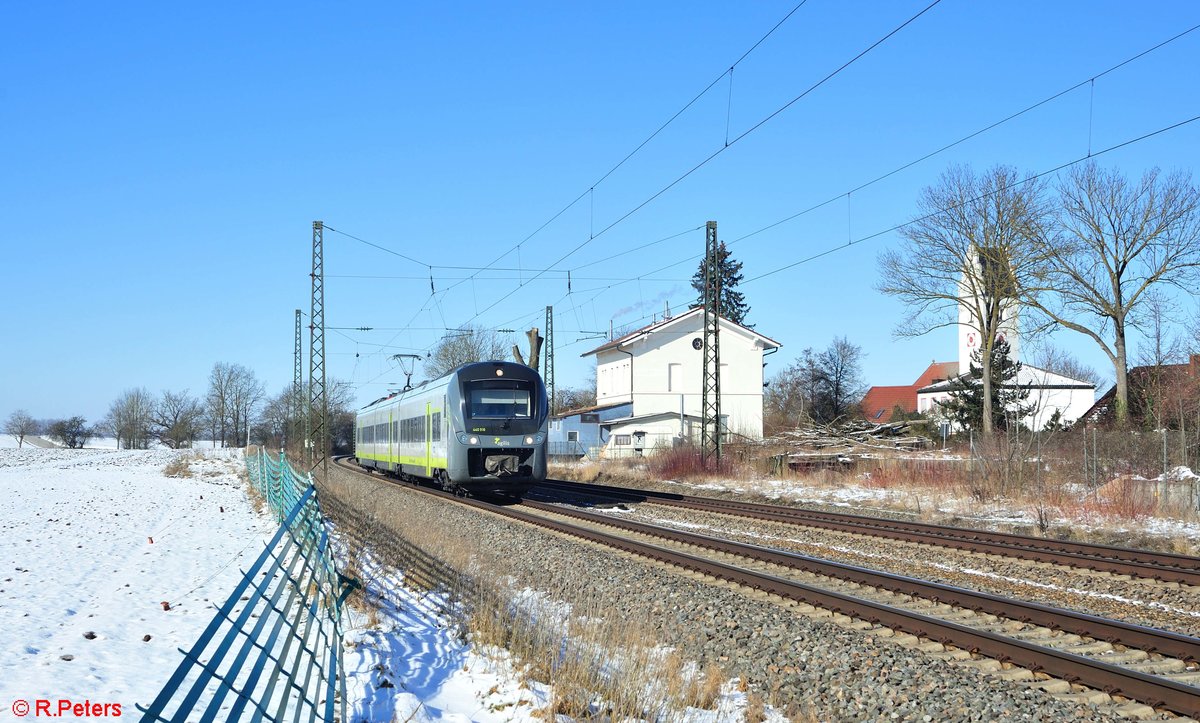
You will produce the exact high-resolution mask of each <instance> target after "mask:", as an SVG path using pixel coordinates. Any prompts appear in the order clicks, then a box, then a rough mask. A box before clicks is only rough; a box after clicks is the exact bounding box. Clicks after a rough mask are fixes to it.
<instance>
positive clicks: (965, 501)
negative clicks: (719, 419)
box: [666, 466, 1200, 539]
mask: <svg viewBox="0 0 1200 723" xmlns="http://www.w3.org/2000/svg"><path fill="white" fill-rule="evenodd" d="M1155 480H1157V481H1159V482H1164V481H1165V482H1172V483H1180V482H1181V483H1191V484H1197V482H1198V481H1200V475H1197V474H1196V473H1195V472H1193V471H1192V470H1191V469H1189V468H1188V467H1182V466H1181V467H1175V468H1174V469H1172V470H1171V471H1170V472H1168V473H1167V474H1166V475H1160V476H1159V477H1157V478H1155ZM1155 480H1150V481H1155ZM666 484H669V485H674V486H678V487H683V488H686V489H685V490H684V491H683V493H684V494H700V495H703V494H705V493H706V492H710V493H711V492H732V493H736V494H742V495H746V496H747V497H750V498H753V497H762V498H766V499H768V500H782V501H786V502H789V503H792V504H799V505H814V504H815V505H827V506H830V507H844V508H847V510H848V511H850V512H855V513H865V514H871V513H873V512H886V513H888V514H890V515H897V514H907V515H912V516H914V517H916V516H918V515H919V514H920V512H919V511H920V510H924V511H925V512H926V513H929V512H938V513H942V514H945V515H947V516H952V517H964V518H970V519H973V520H974V521H976V522H978V523H999V524H1001V525H1014V524H1015V525H1020V526H1022V527H1030V526H1034V525H1037V524H1038V520H1037V515H1036V511H1035V506H1036V505H1035V504H1034V503H1032V502H1030V501H1028V500H1026V501H1025V502H1024V503H1020V502H1016V501H1013V500H1006V499H996V500H992V501H989V502H987V503H980V502H979V501H978V500H975V499H973V498H970V497H967V496H961V497H960V496H956V495H955V494H954V492H953V491H952V490H949V489H945V488H920V487H916V486H889V487H884V486H873V485H872V483H871V475H870V473H863V474H861V475H859V476H857V477H855V478H847V479H846V480H845V482H844V483H840V484H828V483H821V482H817V481H806V480H805V479H804V478H802V477H794V478H786V479H776V478H763V479H716V480H708V481H705V482H699V483H693V482H683V481H678V480H671V481H668V482H666ZM1077 493H1078V494H1077V495H1076V496H1077V497H1078V498H1079V499H1081V500H1082V499H1083V498H1084V497H1086V496H1087V495H1089V494H1092V493H1091V492H1090V491H1086V490H1077ZM1052 511H1053V510H1052ZM1051 522H1052V524H1054V525H1056V526H1062V527H1075V528H1078V529H1085V530H1106V531H1110V532H1119V533H1121V532H1139V533H1143V534H1146V535H1151V536H1157V537H1162V538H1166V539H1174V538H1180V537H1184V538H1189V539H1196V538H1200V522H1197V521H1195V517H1193V518H1192V519H1178V518H1172V517H1153V516H1147V517H1142V518H1139V519H1136V520H1124V519H1119V518H1114V517H1109V516H1104V515H1100V514H1096V513H1095V512H1094V511H1089V510H1087V509H1081V510H1076V511H1075V513H1074V514H1072V515H1070V516H1067V515H1066V514H1061V515H1059V516H1057V517H1055V518H1054V519H1052V520H1051Z"/></svg>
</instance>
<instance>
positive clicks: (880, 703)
mask: <svg viewBox="0 0 1200 723" xmlns="http://www.w3.org/2000/svg"><path fill="white" fill-rule="evenodd" d="M383 485H386V483H382V482H379V481H376V480H371V479H367V478H361V477H355V476H353V475H352V474H351V473H347V472H343V471H341V470H337V471H332V472H331V484H330V485H327V486H326V487H327V489H326V491H325V495H326V502H323V504H325V505H326V509H327V510H328V511H329V512H330V514H331V515H332V516H333V518H334V520H335V521H337V522H338V523H339V525H340V526H342V527H343V528H344V529H346V530H353V529H359V530H369V531H370V532H369V535H370V536H371V537H372V538H374V539H377V540H379V541H381V543H382V541H383V540H384V539H385V538H388V537H390V536H391V535H392V534H394V535H395V536H396V537H398V538H400V539H401V540H402V541H406V542H401V543H400V544H399V545H398V546H397V547H396V551H395V554H396V557H395V558H394V559H396V560H397V564H398V565H400V566H404V565H406V564H408V562H409V561H408V560H407V559H405V558H404V557H402V556H410V557H411V555H412V554H413V551H412V550H411V549H409V547H408V545H409V544H412V545H416V546H417V547H419V548H420V550H421V551H422V555H421V557H424V556H425V555H428V556H431V557H433V558H439V559H444V557H450V556H452V555H453V554H461V552H462V549H463V548H464V547H465V548H467V549H469V550H470V551H471V554H472V555H473V556H474V559H475V561H476V563H478V564H482V565H483V566H484V569H490V570H496V571H498V574H505V575H511V576H513V579H514V582H515V584H516V585H518V586H528V587H530V588H532V589H535V590H543V591H547V593H548V594H550V595H551V596H552V597H556V598H557V599H563V600H566V601H567V602H570V603H572V604H573V605H577V606H579V607H580V608H584V609H588V610H596V609H601V610H606V611H608V618H609V619H610V620H612V621H620V620H639V621H644V623H645V625H646V626H647V627H648V628H649V629H650V630H652V631H653V635H654V638H655V639H656V640H658V641H660V642H661V643H663V644H666V645H671V646H674V647H676V648H677V649H678V650H679V651H680V653H681V654H682V655H684V656H685V657H686V658H688V659H692V660H696V661H699V662H700V663H701V664H703V665H711V664H716V665H720V666H721V667H722V669H723V670H724V671H725V672H726V673H727V674H728V676H729V677H737V676H744V677H745V678H746V679H747V680H749V681H750V682H751V685H752V687H753V688H754V689H757V690H758V691H760V692H762V693H763V694H764V696H765V697H766V698H767V699H768V702H771V703H773V704H776V705H778V706H780V707H782V708H784V709H788V710H790V711H791V712H792V714H793V715H796V714H799V717H800V718H801V719H804V718H805V717H807V718H808V719H811V720H912V721H993V720H1005V721H1012V720H1030V721H1063V720H1121V718H1119V717H1118V716H1116V715H1115V713H1113V712H1112V709H1111V708H1100V709H1098V708H1095V707H1092V706H1089V705H1080V704H1074V703H1071V702H1065V701H1059V700H1055V699H1053V698H1051V697H1050V696H1049V695H1047V694H1045V693H1042V692H1040V691H1037V690H1033V689H1031V688H1028V687H1026V686H1024V685H1021V684H1019V683H1013V682H1007V681H1004V680H1001V679H1000V678H999V677H997V676H994V675H984V674H982V673H980V672H978V671H977V670H974V669H973V668H971V667H968V666H964V665H956V664H951V663H948V662H944V661H941V660H938V659H935V658H933V657H931V656H928V655H925V654H922V653H919V652H916V651H914V650H910V649H908V648H905V647H902V646H900V645H897V644H895V643H892V642H889V641H888V640H886V639H885V638H882V637H880V636H879V635H877V634H864V633H860V632H856V631H853V630H850V629H847V628H844V627H840V626H838V625H836V624H833V623H831V622H828V621H826V620H821V619H814V618H812V617H808V616H804V615H800V614H797V613H796V612H794V611H792V610H789V609H787V608H784V607H781V606H779V605H776V604H772V603H769V602H765V601H759V600H754V599H751V598H750V597H747V596H746V595H744V594H743V593H741V592H739V591H734V590H731V589H728V588H726V587H723V586H718V585H710V584H704V583H702V582H698V581H696V580H695V579H693V578H690V577H688V576H685V575H680V574H678V573H676V572H674V571H671V570H668V569H666V568H664V567H661V566H656V565H651V564H647V563H645V562H643V561H641V560H639V559H636V558H632V557H629V556H625V555H620V554H616V553H612V552H609V551H607V550H603V549H601V548H599V547H597V546H594V545H590V544H586V543H581V542H577V541H574V540H571V539H566V538H564V537H561V536H558V535H554V534H548V533H546V532H544V531H539V530H536V529H533V528H531V527H529V526H526V525H521V524H516V523H512V522H508V521H505V520H502V519H500V518H497V517H495V516H492V515H488V514H486V513H482V512H478V511H475V510H471V509H467V508H463V507H456V506H454V505H452V504H447V503H446V502H444V501H442V500H439V499H436V498H433V497H429V496H425V495H422V494H420V493H417V492H414V491H411V490H406V489H403V488H400V487H394V486H387V487H384V486H383ZM330 497H336V499H329V498H330ZM354 510H370V511H371V514H372V515H373V517H374V519H375V520H377V521H378V522H377V523H376V524H375V525H374V526H370V525H366V526H364V525H363V520H362V519H361V516H360V515H358V514H357V513H356V512H353V511H354ZM354 518H359V519H354ZM382 528H386V531H387V534H383V533H381V529H382ZM430 529H436V530H439V531H441V533H440V534H437V535H432V536H430V535H428V533H427V531H428V530H430ZM414 531H416V534H426V535H427V536H426V538H425V539H409V538H408V536H407V535H411V534H414ZM421 531H425V532H421ZM406 533H407V534H406ZM443 548H445V549H447V550H451V549H453V550H454V551H455V552H453V553H452V552H449V551H447V552H445V553H442V552H441V550H443Z"/></svg>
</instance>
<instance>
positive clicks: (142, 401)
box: [101, 388, 154, 449]
mask: <svg viewBox="0 0 1200 723" xmlns="http://www.w3.org/2000/svg"><path fill="white" fill-rule="evenodd" d="M153 414H154V397H153V396H152V395H151V394H150V392H148V391H147V390H145V389H143V388H134V389H126V390H125V391H124V392H122V393H121V396H119V397H117V399H116V400H115V401H114V402H113V403H112V405H111V406H110V407H109V408H108V414H107V415H106V416H105V417H104V419H103V420H102V421H101V426H102V427H103V428H105V429H107V430H109V431H110V432H111V433H112V435H113V436H114V437H116V438H117V447H121V446H122V444H124V447H125V449H146V447H148V446H149V444H150V437H151V436H152V435H151V430H150V426H151V418H152V417H153Z"/></svg>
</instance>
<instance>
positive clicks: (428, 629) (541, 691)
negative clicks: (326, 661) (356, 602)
mask: <svg viewBox="0 0 1200 723" xmlns="http://www.w3.org/2000/svg"><path fill="white" fill-rule="evenodd" d="M180 460H185V461H186V462H187V464H186V471H185V472H184V473H183V474H181V475H180V476H167V474H166V473H165V471H164V470H165V469H166V468H168V467H169V466H172V467H174V468H176V469H178V467H179V462H180ZM243 467H244V462H243V459H242V455H241V450H220V449H218V450H212V449H200V450H183V451H171V450H141V451H137V450H115V449H82V450H68V449H44V448H37V447H31V446H29V445H26V446H25V447H24V448H23V449H16V445H15V444H11V445H9V444H6V445H3V446H0V495H3V499H4V500H5V501H6V504H5V505H4V506H3V507H2V508H0V532H2V533H3V534H2V535H0V711H3V713H2V714H4V715H7V713H8V711H9V709H10V707H11V706H12V705H13V703H14V702H15V701H18V700H22V701H26V702H28V703H29V704H30V705H31V706H33V705H35V704H36V701H38V700H48V701H53V702H52V703H51V708H52V710H57V707H56V706H57V701H61V700H69V701H72V702H73V703H75V702H83V701H88V702H89V703H91V704H100V705H103V704H106V703H107V704H110V706H111V705H113V704H119V705H120V706H121V716H122V717H128V716H136V715H138V712H137V710H136V708H135V707H134V704H135V703H140V704H142V705H146V704H148V703H149V702H151V701H152V700H153V699H154V697H155V696H156V695H157V694H158V691H159V690H160V689H161V687H162V686H163V684H164V683H165V682H166V680H167V679H168V677H169V676H170V674H171V673H172V672H173V671H174V669H175V667H176V666H177V665H178V664H179V662H180V660H181V659H182V656H181V655H180V653H179V652H178V649H179V648H183V649H187V648H189V647H190V646H191V645H192V643H193V642H194V641H195V640H196V638H197V637H198V636H199V634H200V632H201V631H202V630H203V628H204V627H205V626H206V625H207V624H208V622H209V620H210V619H211V618H212V616H213V613H214V606H215V605H217V604H220V603H221V602H223V601H224V600H225V598H226V597H227V596H228V595H229V593H230V591H231V590H232V589H233V588H234V586H235V585H236V583H237V581H238V580H239V579H240V577H241V572H240V569H244V568H245V567H247V566H248V565H249V564H250V563H251V562H252V561H253V560H254V558H255V557H256V556H257V555H258V554H259V552H260V551H261V549H262V545H263V543H265V542H266V541H267V540H268V539H269V538H270V537H271V535H273V534H274V532H275V529H276V526H275V523H274V521H272V520H271V519H269V517H267V516H265V515H259V514H256V513H255V512H254V510H253V508H252V506H251V504H250V501H249V499H248V497H247V495H246V483H244V482H243V481H242V480H241V479H240V478H239V473H240V472H241V470H242V469H243ZM151 538H153V543H152V542H150V539H151ZM360 565H362V569H363V571H364V576H365V577H366V578H367V579H366V580H364V582H365V583H366V585H367V591H368V593H369V597H370V599H371V600H372V601H374V603H375V604H377V605H378V609H377V611H376V613H375V614H374V615H372V616H370V618H368V616H367V615H366V614H364V613H363V612H362V611H361V610H359V611H354V610H351V611H349V612H348V617H347V620H346V621H345V630H346V650H345V663H346V669H347V672H348V682H347V689H348V701H349V709H350V711H351V719H352V720H354V721H364V720H365V721H375V720H382V721H390V720H409V721H414V723H423V722H432V721H450V722H454V723H459V722H462V723H465V722H467V721H485V722H499V721H534V720H544V717H538V713H537V711H538V710H539V709H542V708H544V707H545V706H546V705H547V703H548V701H549V700H550V696H551V693H552V690H551V689H550V688H549V687H548V686H545V685H540V684H538V683H536V682H531V681H523V680H522V676H521V675H520V674H519V673H518V672H517V671H516V670H515V669H514V666H513V665H512V664H511V663H510V661H509V660H508V659H506V657H505V656H504V654H503V651H496V650H485V651H477V650H475V649H473V648H472V647H471V646H470V645H469V644H467V643H464V642H463V640H462V638H461V636H460V634H459V632H458V631H457V629H456V628H455V626H454V625H453V623H452V621H449V620H447V619H445V617H444V616H443V615H442V614H441V613H440V612H439V611H440V610H441V609H443V604H442V603H443V601H440V600H438V599H436V598H433V597H429V596H427V595H426V594H419V593H415V592H413V591H412V590H409V589H407V588H405V587H403V585H402V584H401V582H402V580H403V575H402V573H397V572H395V571H390V570H387V569H385V568H382V567H380V566H379V565H378V564H377V563H376V562H374V561H372V560H369V559H367V560H361V561H360ZM164 602H165V603H167V606H168V607H169V609H164V605H163V603H164ZM368 621H369V622H370V625H368ZM745 705H746V701H745V698H744V695H742V694H740V693H738V692H737V691H735V690H732V689H730V690H729V691H728V692H727V693H726V694H725V695H723V696H721V698H720V700H719V701H718V708H717V709H716V710H712V711H698V710H692V711H688V712H687V713H686V714H685V716H684V717H683V720H684V721H686V722H687V723H715V722H716V721H724V720H738V719H740V717H741V716H740V714H739V712H738V711H739V710H740V709H741V708H744V707H745ZM113 710H114V709H113V708H111V707H110V709H109V713H108V715H109V717H112V711H113ZM543 715H544V714H543ZM30 717H32V715H31V716H30ZM68 717H69V716H68ZM775 719H776V720H778V718H777V717H776V718H775ZM559 720H560V721H561V720H563V717H561V716H560V718H559Z"/></svg>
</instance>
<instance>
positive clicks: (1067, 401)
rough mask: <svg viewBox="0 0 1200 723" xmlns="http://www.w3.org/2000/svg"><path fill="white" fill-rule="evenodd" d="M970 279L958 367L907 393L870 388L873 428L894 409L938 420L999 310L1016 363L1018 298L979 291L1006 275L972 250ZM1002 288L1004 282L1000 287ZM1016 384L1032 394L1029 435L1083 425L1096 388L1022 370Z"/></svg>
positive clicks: (934, 370) (1001, 334)
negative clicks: (1048, 427)
mask: <svg viewBox="0 0 1200 723" xmlns="http://www.w3.org/2000/svg"><path fill="white" fill-rule="evenodd" d="M970 259H971V263H972V264H974V266H975V268H974V269H973V270H972V273H970V274H967V273H963V274H962V275H961V276H960V278H959V281H958V294H959V298H958V301H957V305H958V323H957V325H956V326H957V331H958V361H956V362H940V363H939V362H935V363H933V364H931V365H930V366H929V368H928V369H926V370H925V372H924V373H923V374H922V375H921V376H920V377H919V378H918V379H917V381H916V382H915V383H913V384H912V385H909V386H907V387H871V389H870V390H868V391H867V395H866V396H865V397H863V401H862V411H863V414H864V415H865V416H866V418H867V419H868V420H870V421H873V422H880V423H882V422H886V421H889V420H890V419H891V417H892V414H893V411H894V410H895V409H896V408H899V409H901V410H903V411H904V412H913V411H915V412H919V413H920V414H924V415H926V416H929V417H932V418H935V419H936V418H938V417H939V414H938V412H939V410H940V405H939V403H940V402H943V401H945V400H947V399H949V398H950V389H951V387H952V384H953V381H954V380H955V378H959V379H961V378H963V377H965V376H967V375H968V374H969V373H970V369H971V362H972V361H974V356H975V354H977V353H980V352H981V348H982V342H983V340H984V335H983V334H982V333H981V331H980V328H979V325H978V324H977V320H978V319H982V318H988V315H989V313H990V312H991V310H993V309H994V310H995V314H996V317H997V318H996V319H995V321H994V323H995V324H996V326H995V330H996V339H997V341H1004V342H1006V343H1007V344H1008V355H1009V357H1010V358H1011V359H1012V360H1014V361H1016V360H1017V359H1018V358H1019V352H1020V348H1021V335H1020V325H1019V323H1018V320H1019V318H1020V307H1019V305H1018V303H1017V300H1016V298H1015V297H1012V296H1007V297H1005V298H1003V299H1001V301H1000V302H999V303H998V304H995V305H993V304H991V303H989V300H992V301H994V299H993V298H992V297H990V296H989V292H988V290H987V289H984V288H981V286H980V284H981V280H983V279H991V278H994V277H997V276H999V277H1000V278H1001V279H1003V276H1004V275H1003V274H997V273H995V272H989V271H988V265H989V264H994V263H996V262H995V261H994V260H993V259H992V258H991V257H989V255H988V254H984V253H981V252H980V251H979V250H978V249H975V248H974V247H972V253H971V254H970ZM1001 283H1003V281H1001ZM1016 384H1017V385H1019V386H1022V387H1025V388H1027V389H1029V391H1030V394H1029V399H1028V402H1027V403H1029V404H1033V405H1035V406H1034V409H1033V412H1031V413H1030V414H1029V415H1027V416H1026V417H1025V418H1024V419H1023V420H1022V422H1023V423H1024V424H1025V426H1026V427H1028V428H1030V429H1041V428H1042V427H1043V426H1044V425H1045V423H1046V422H1047V421H1049V420H1050V419H1051V418H1054V417H1055V416H1056V415H1057V418H1058V420H1059V421H1060V422H1061V423H1064V424H1068V423H1070V422H1073V421H1075V420H1076V419H1079V418H1080V417H1081V416H1083V414H1084V413H1086V412H1087V410H1088V408H1089V407H1091V406H1092V400H1093V399H1095V397H1096V388H1095V386H1094V385H1092V384H1089V383H1088V382H1084V381H1080V380H1078V379H1071V378H1068V377H1065V376H1063V375H1061V374H1055V373H1054V372H1050V371H1047V370H1045V369H1039V368H1037V367H1033V366H1030V365H1028V364H1022V365H1021V370H1020V372H1019V373H1018V375H1017V380H1016Z"/></svg>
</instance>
